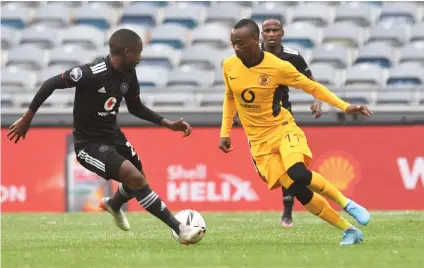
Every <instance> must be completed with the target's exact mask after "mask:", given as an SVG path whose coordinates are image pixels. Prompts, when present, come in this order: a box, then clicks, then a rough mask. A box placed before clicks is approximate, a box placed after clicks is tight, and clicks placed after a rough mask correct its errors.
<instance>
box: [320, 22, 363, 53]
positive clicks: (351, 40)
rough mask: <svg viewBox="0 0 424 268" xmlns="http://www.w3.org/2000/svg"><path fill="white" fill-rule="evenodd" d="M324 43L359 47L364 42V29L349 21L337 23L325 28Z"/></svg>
mask: <svg viewBox="0 0 424 268" xmlns="http://www.w3.org/2000/svg"><path fill="white" fill-rule="evenodd" d="M322 43H324V44H329V43H331V44H338V45H343V46H345V47H347V48H357V47H360V46H362V44H363V43H364V30H363V29H362V28H361V27H360V26H357V25H354V24H350V23H348V22H340V23H335V24H332V25H330V26H328V27H327V28H325V29H324V36H323V40H322Z"/></svg>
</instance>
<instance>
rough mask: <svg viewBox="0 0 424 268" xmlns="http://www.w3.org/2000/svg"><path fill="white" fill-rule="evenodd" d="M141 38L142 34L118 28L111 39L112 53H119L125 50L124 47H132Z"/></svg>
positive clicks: (110, 47)
mask: <svg viewBox="0 0 424 268" xmlns="http://www.w3.org/2000/svg"><path fill="white" fill-rule="evenodd" d="M140 40H141V38H140V36H138V34H136V33H135V32H133V31H131V30H129V29H120V30H117V31H116V32H114V33H113V34H112V36H111V37H110V39H109V50H110V53H111V54H114V55H119V54H121V53H122V52H123V51H124V49H126V48H129V47H132V46H133V45H134V44H136V43H137V42H139V41H140Z"/></svg>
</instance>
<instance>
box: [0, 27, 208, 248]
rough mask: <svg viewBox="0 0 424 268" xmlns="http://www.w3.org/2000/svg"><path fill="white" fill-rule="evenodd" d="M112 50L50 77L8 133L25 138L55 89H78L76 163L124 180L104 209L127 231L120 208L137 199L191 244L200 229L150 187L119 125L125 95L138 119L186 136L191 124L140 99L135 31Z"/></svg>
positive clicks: (121, 33) (121, 36)
mask: <svg viewBox="0 0 424 268" xmlns="http://www.w3.org/2000/svg"><path fill="white" fill-rule="evenodd" d="M109 48H110V53H109V55H108V56H107V57H105V58H100V59H97V60H95V61H94V62H92V63H89V64H85V65H81V66H77V67H75V68H72V69H70V70H67V71H65V72H64V73H63V74H59V75H57V76H54V77H52V78H50V79H47V80H46V81H45V82H44V83H43V85H42V86H41V88H40V89H39V91H38V92H37V93H36V95H35V97H34V99H33V100H32V102H31V104H30V106H29V109H28V111H27V112H26V113H25V114H24V115H23V116H22V117H21V118H19V119H18V120H17V121H16V122H15V123H14V124H13V125H12V126H11V127H10V131H9V132H8V134H7V136H8V137H9V139H10V140H11V141H13V140H14V141H15V143H17V142H18V141H19V140H20V138H21V137H22V138H24V139H25V135H26V133H27V132H28V129H29V127H30V123H31V121H32V119H33V117H34V115H35V113H36V112H37V110H38V108H39V107H40V106H41V105H42V103H43V102H44V101H45V100H46V99H47V98H48V97H49V96H50V95H51V94H52V93H53V91H54V90H55V89H63V88H70V87H76V90H75V101H74V111H73V115H74V126H73V135H74V143H75V153H76V155H77V159H78V162H79V163H80V164H81V165H82V166H84V167H85V168H87V169H88V170H90V171H92V172H95V173H97V174H98V175H99V176H101V177H103V178H104V179H106V180H109V179H114V180H116V181H119V182H121V184H120V185H119V187H118V190H117V191H116V193H115V194H114V196H113V197H112V198H103V199H102V201H101V203H100V207H101V208H103V209H104V210H105V211H108V212H109V213H110V214H111V215H112V216H113V218H114V220H115V223H116V225H117V226H118V227H119V228H121V229H122V230H125V231H127V230H129V229H130V225H129V223H128V221H127V219H126V217H125V215H124V213H123V212H122V209H121V207H122V205H123V204H124V203H126V202H128V201H129V200H130V199H132V198H134V197H135V198H136V199H137V201H138V202H139V203H140V205H141V206H142V207H144V208H145V209H146V210H147V211H148V212H150V213H151V214H153V215H154V216H156V217H157V218H159V219H160V220H161V221H163V222H164V223H166V224H167V225H168V226H169V227H170V228H172V229H173V230H174V231H175V232H176V233H177V234H179V237H180V242H181V243H183V244H187V243H189V242H190V241H191V240H192V239H193V238H196V236H197V235H198V234H199V233H200V232H202V229H201V228H199V227H190V226H186V225H184V224H181V223H180V222H179V221H178V220H177V219H175V217H174V216H173V215H172V214H171V212H170V211H169V210H168V208H167V207H166V205H165V203H164V202H162V201H161V199H160V197H159V196H158V195H157V194H156V193H155V192H154V191H152V189H151V188H150V187H149V185H148V183H147V180H146V176H145V174H144V172H143V168H142V165H141V162H140V159H139V158H138V156H137V153H136V152H135V150H134V148H133V147H132V146H131V144H130V143H129V142H128V140H127V139H126V137H125V135H124V133H123V132H122V131H121V129H120V127H119V126H118V124H117V121H116V116H117V114H118V112H119V106H120V103H121V100H122V99H123V98H124V99H125V102H126V105H127V107H128V111H129V112H130V113H131V114H132V115H134V116H136V117H139V118H141V119H144V120H148V121H150V122H153V123H155V124H158V125H160V126H164V127H167V128H169V129H171V130H174V131H182V132H184V136H188V135H190V133H191V126H190V125H189V124H188V123H186V122H184V121H183V120H179V121H174V122H173V121H169V120H167V119H164V118H163V117H162V116H160V115H158V114H156V113H155V112H153V111H152V110H150V109H149V108H147V107H146V106H144V105H143V104H142V103H141V101H140V98H139V93H140V87H139V84H138V80H137V75H136V72H135V66H136V65H137V64H138V62H139V61H140V58H141V52H142V50H143V43H142V40H141V38H140V37H139V36H138V35H137V34H136V33H135V32H133V31H131V30H128V29H121V30H118V31H116V32H115V33H114V34H113V35H112V36H111V38H110V40H109Z"/></svg>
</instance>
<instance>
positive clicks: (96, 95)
mask: <svg viewBox="0 0 424 268" xmlns="http://www.w3.org/2000/svg"><path fill="white" fill-rule="evenodd" d="M62 80H63V81H64V82H65V84H66V87H75V88H76V90H75V100H74V111H73V115H74V123H73V134H74V139H75V144H82V143H86V142H90V141H96V140H103V139H107V138H108V137H111V136H112V135H113V134H115V133H116V132H117V131H120V128H119V126H118V124H117V114H118V112H119V106H120V103H121V101H122V98H126V99H128V98H139V94H140V86H139V84H138V81H137V75H136V72H135V69H133V70H132V71H130V72H118V71H116V70H115V69H114V68H113V67H112V66H111V65H110V59H109V56H108V57H105V58H98V59H96V60H95V61H93V62H92V63H89V64H85V65H81V66H77V67H75V68H72V69H69V70H67V71H65V72H64V73H63V74H62Z"/></svg>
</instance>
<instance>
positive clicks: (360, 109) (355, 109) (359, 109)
mask: <svg viewBox="0 0 424 268" xmlns="http://www.w3.org/2000/svg"><path fill="white" fill-rule="evenodd" d="M346 113H348V114H352V113H361V114H363V115H365V116H370V115H372V114H373V112H371V110H370V109H368V107H367V106H364V105H350V106H349V107H347V109H346Z"/></svg>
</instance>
